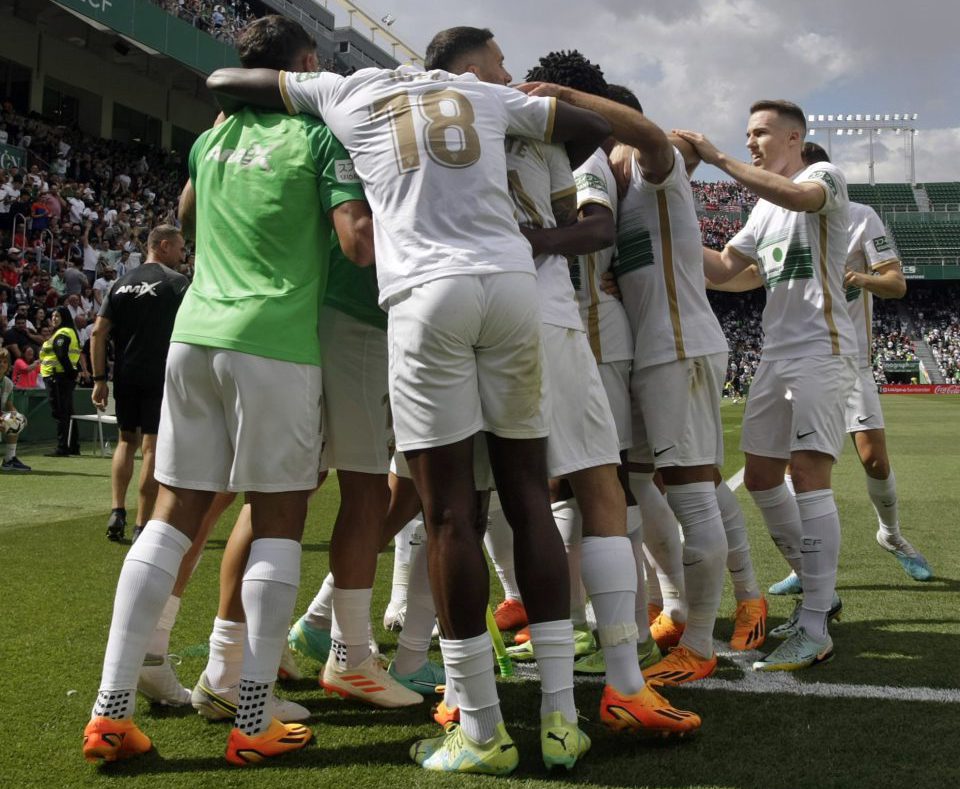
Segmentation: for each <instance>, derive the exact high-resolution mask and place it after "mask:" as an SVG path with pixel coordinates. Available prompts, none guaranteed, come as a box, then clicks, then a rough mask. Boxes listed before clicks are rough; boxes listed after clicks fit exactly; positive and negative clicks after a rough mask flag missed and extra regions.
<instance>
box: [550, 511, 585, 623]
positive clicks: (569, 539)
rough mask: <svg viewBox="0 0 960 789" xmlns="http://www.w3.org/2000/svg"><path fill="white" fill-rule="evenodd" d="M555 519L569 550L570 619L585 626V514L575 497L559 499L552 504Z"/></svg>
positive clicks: (565, 548)
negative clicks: (582, 543) (581, 572)
mask: <svg viewBox="0 0 960 789" xmlns="http://www.w3.org/2000/svg"><path fill="white" fill-rule="evenodd" d="M550 508H551V509H552V510H553V520H554V523H556V524H557V529H558V531H559V532H560V536H561V537H562V538H563V548H564V550H565V551H566V552H567V568H568V570H569V573H570V620H571V621H572V622H573V626H574V627H578V626H579V627H583V626H584V625H586V623H587V594H586V591H585V590H584V588H583V580H582V579H581V577H580V565H581V557H582V555H583V550H582V548H581V546H580V543H581V541H582V540H583V516H582V515H581V514H580V508H579V507H578V506H577V502H576V500H575V499H567V500H566V501H557V502H554V503H553V504H551V505H550Z"/></svg>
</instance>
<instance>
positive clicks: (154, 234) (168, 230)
mask: <svg viewBox="0 0 960 789" xmlns="http://www.w3.org/2000/svg"><path fill="white" fill-rule="evenodd" d="M180 235H183V234H182V233H181V232H180V228H178V227H175V226H174V225H157V226H156V227H155V228H154V229H153V230H151V231H150V235H149V236H147V249H159V248H160V245H161V244H162V243H163V242H164V241H170V240H171V239H174V238H176V237H177V236H180Z"/></svg>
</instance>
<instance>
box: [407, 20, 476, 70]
mask: <svg viewBox="0 0 960 789" xmlns="http://www.w3.org/2000/svg"><path fill="white" fill-rule="evenodd" d="M492 38H493V33H491V32H490V30H488V29H487V28H485V27H449V28H447V29H446V30H441V31H440V32H439V33H437V34H436V35H435V36H434V37H433V38H432V39H431V40H430V43H429V44H427V54H426V57H425V58H424V60H423V67H424V68H425V69H426V70H427V71H433V69H443V70H444V71H452V70H453V67H454V66H455V65H456V62H457V60H459V59H460V58H461V57H463V56H464V55H467V54H469V53H471V52H473V51H474V50H477V49H480V47H482V46H484V45H485V44H486V43H487V42H488V41H489V40H490V39H492Z"/></svg>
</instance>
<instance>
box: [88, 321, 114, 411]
mask: <svg viewBox="0 0 960 789" xmlns="http://www.w3.org/2000/svg"><path fill="white" fill-rule="evenodd" d="M109 336H110V319H109V318H104V317H103V316H102V315H98V316H97V320H96V322H95V323H94V324H93V331H92V332H91V333H90V364H91V365H92V366H93V377H94V378H103V379H104V380H97V381H94V382H93V392H92V393H91V395H90V400H91V401H92V402H93V404H94V405H95V406H96V407H97V408H99V409H100V410H101V411H102V410H103V409H105V408H106V407H107V394H108V392H107V381H106V375H107V338H108V337H109Z"/></svg>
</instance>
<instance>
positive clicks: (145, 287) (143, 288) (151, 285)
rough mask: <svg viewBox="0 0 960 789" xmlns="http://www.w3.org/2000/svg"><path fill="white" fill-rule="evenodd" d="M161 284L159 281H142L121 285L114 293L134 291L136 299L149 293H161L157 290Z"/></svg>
mask: <svg viewBox="0 0 960 789" xmlns="http://www.w3.org/2000/svg"><path fill="white" fill-rule="evenodd" d="M159 284H160V283H159V282H141V283H140V284H139V285H121V286H120V287H119V288H117V289H116V290H115V291H114V293H115V295H117V296H120V295H122V294H124V293H133V294H134V298H135V299H139V298H140V297H141V296H148V295H149V296H159V295H160V294H159V293H157V292H156V290H155V289H156V287H157V285H159Z"/></svg>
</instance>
